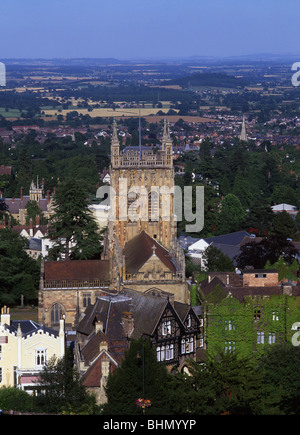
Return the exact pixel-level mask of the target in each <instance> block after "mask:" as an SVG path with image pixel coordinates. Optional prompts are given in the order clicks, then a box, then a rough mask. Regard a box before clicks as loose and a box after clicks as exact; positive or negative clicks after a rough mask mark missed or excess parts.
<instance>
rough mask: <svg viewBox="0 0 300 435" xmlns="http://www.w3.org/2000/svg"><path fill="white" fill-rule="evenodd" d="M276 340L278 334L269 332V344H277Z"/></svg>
mask: <svg viewBox="0 0 300 435" xmlns="http://www.w3.org/2000/svg"><path fill="white" fill-rule="evenodd" d="M275 342H276V334H275V332H270V333H269V344H275Z"/></svg>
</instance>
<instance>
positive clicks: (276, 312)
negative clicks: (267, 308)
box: [272, 311, 279, 321]
mask: <svg viewBox="0 0 300 435" xmlns="http://www.w3.org/2000/svg"><path fill="white" fill-rule="evenodd" d="M272 316H273V317H272V318H273V320H274V321H275V320H279V315H278V311H273V313H272Z"/></svg>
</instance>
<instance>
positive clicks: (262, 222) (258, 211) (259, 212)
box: [245, 199, 274, 234]
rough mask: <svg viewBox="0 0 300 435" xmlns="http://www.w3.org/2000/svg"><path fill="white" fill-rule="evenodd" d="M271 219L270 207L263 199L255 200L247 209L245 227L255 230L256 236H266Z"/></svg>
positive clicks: (272, 214) (272, 217)
mask: <svg viewBox="0 0 300 435" xmlns="http://www.w3.org/2000/svg"><path fill="white" fill-rule="evenodd" d="M273 219H274V213H273V211H272V208H271V207H270V205H269V204H268V203H267V202H266V201H265V200H263V199H257V200H255V201H254V202H253V203H252V204H251V205H250V207H249V212H248V215H247V218H246V222H245V225H247V227H248V228H249V227H252V228H254V229H255V230H257V233H258V234H266V233H268V232H269V231H270V228H271V225H272V222H273Z"/></svg>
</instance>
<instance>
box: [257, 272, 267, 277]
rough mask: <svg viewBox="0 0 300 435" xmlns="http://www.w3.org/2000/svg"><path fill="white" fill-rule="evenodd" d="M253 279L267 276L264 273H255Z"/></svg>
mask: <svg viewBox="0 0 300 435" xmlns="http://www.w3.org/2000/svg"><path fill="white" fill-rule="evenodd" d="M255 278H267V274H266V273H256V274H255Z"/></svg>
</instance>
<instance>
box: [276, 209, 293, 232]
mask: <svg viewBox="0 0 300 435" xmlns="http://www.w3.org/2000/svg"><path fill="white" fill-rule="evenodd" d="M272 230H273V233H274V234H277V235H278V236H282V237H289V238H294V237H295V235H296V232H297V225H296V223H295V221H294V219H293V218H292V217H291V216H290V215H289V214H288V212H287V211H286V210H283V211H282V212H280V213H278V214H277V215H276V216H275V218H274V219H273V225H272Z"/></svg>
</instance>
